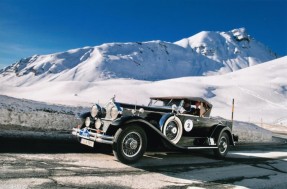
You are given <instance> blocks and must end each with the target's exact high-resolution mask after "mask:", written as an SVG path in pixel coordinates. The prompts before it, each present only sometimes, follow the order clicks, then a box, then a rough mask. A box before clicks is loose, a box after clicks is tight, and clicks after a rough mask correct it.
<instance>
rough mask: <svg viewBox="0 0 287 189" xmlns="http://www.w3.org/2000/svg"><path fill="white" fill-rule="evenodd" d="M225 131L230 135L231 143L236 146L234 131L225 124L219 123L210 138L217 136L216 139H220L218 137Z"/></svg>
mask: <svg viewBox="0 0 287 189" xmlns="http://www.w3.org/2000/svg"><path fill="white" fill-rule="evenodd" d="M223 132H226V133H227V135H228V137H229V139H230V140H229V142H230V144H231V145H233V146H235V142H234V139H233V135H232V132H231V129H230V128H229V127H227V126H224V125H217V126H215V128H214V130H213V132H212V133H211V135H210V138H215V139H216V140H217V139H218V137H219V136H220V135H221V134H222V133H223Z"/></svg>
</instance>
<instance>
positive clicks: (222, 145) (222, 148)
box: [214, 132, 229, 158]
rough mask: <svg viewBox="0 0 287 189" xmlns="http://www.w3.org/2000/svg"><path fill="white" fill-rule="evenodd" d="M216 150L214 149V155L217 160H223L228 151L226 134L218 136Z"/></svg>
mask: <svg viewBox="0 0 287 189" xmlns="http://www.w3.org/2000/svg"><path fill="white" fill-rule="evenodd" d="M216 144H217V147H218V148H217V149H214V154H215V156H216V157H218V158H224V157H225V156H226V155H227V153H228V150H229V137H228V134H227V133H226V132H223V133H221V134H220V136H219V137H218V139H217V142H216Z"/></svg>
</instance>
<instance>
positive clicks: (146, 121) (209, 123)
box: [72, 97, 238, 163]
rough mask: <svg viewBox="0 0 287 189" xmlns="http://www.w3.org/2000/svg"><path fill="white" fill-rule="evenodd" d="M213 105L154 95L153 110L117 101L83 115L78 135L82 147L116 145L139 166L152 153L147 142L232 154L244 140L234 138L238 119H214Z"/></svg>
mask: <svg viewBox="0 0 287 189" xmlns="http://www.w3.org/2000/svg"><path fill="white" fill-rule="evenodd" d="M211 109H212V105H211V104H210V103H209V102H207V101H206V100H204V99H203V98H198V97H152V98H150V103H149V104H148V106H139V105H132V104H126V103H120V102H116V101H115V98H112V99H111V101H110V102H109V103H107V105H105V106H104V107H102V106H100V105H99V104H95V105H93V106H92V108H91V111H90V112H86V113H84V114H82V115H81V116H80V118H81V119H82V120H83V124H82V125H79V126H77V127H75V128H73V132H72V134H73V135H75V136H77V138H78V139H79V141H80V143H82V144H85V145H88V146H91V147H94V143H95V142H96V143H105V144H110V145H112V147H113V153H114V155H115V156H116V157H117V159H118V160H119V161H121V162H123V163H134V162H136V161H137V160H139V159H140V158H141V157H142V156H143V154H144V153H145V151H146V147H147V143H148V142H149V143H150V144H152V145H158V144H163V145H164V146H165V147H169V148H173V149H177V150H192V149H213V151H214V153H215V155H216V156H217V157H219V158H223V157H225V156H226V154H227V152H228V150H229V147H230V145H235V142H236V141H238V136H235V135H233V134H232V121H229V120H226V119H223V118H220V117H210V112H211Z"/></svg>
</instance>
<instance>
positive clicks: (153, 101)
mask: <svg viewBox="0 0 287 189" xmlns="http://www.w3.org/2000/svg"><path fill="white" fill-rule="evenodd" d="M183 101H184V100H182V99H150V102H149V104H148V106H149V107H171V106H172V105H174V104H175V105H176V106H177V107H180V106H182V105H183ZM158 103H161V104H158Z"/></svg>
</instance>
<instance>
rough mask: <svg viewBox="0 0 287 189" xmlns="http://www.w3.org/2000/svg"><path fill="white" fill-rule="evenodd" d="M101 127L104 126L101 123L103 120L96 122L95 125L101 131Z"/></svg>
mask: <svg viewBox="0 0 287 189" xmlns="http://www.w3.org/2000/svg"><path fill="white" fill-rule="evenodd" d="M101 126H102V121H101V119H97V121H96V123H95V127H96V129H100V128H101Z"/></svg>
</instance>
